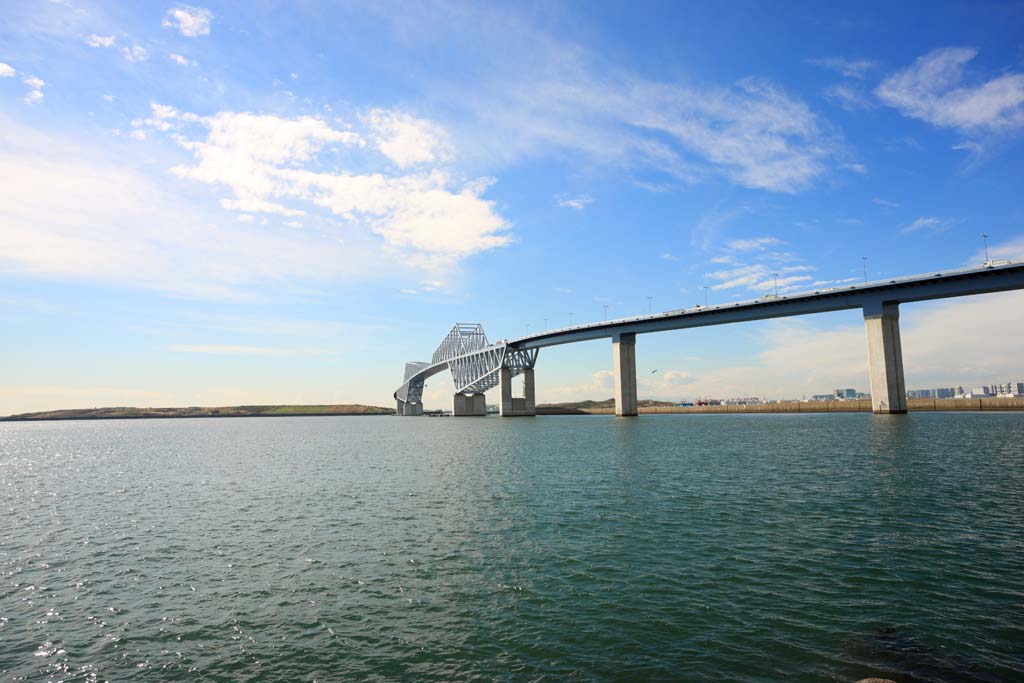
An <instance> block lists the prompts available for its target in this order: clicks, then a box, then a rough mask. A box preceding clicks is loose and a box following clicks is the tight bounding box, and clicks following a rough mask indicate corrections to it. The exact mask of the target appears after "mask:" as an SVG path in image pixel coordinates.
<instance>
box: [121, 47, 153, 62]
mask: <svg viewBox="0 0 1024 683" xmlns="http://www.w3.org/2000/svg"><path fill="white" fill-rule="evenodd" d="M121 54H122V55H124V58H125V59H127V60H128V61H129V62H144V61H146V60H147V59H149V51H148V50H146V48H144V47H142V46H141V45H138V44H136V45H132V46H131V47H124V48H121Z"/></svg>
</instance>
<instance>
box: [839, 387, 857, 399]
mask: <svg viewBox="0 0 1024 683" xmlns="http://www.w3.org/2000/svg"><path fill="white" fill-rule="evenodd" d="M836 398H837V399H839V400H840V401H855V400H856V399H857V390H856V389H836Z"/></svg>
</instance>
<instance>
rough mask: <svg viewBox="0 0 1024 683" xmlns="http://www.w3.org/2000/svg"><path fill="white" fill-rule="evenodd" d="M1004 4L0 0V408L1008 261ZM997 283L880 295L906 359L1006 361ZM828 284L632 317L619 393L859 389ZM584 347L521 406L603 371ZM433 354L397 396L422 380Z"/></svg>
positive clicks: (1018, 182) (170, 389)
mask: <svg viewBox="0 0 1024 683" xmlns="http://www.w3.org/2000/svg"><path fill="white" fill-rule="evenodd" d="M1021 25H1024V5H1022V4H1021V3H987V4H980V3H948V4H937V3H920V4H916V3H904V4H900V5H899V6H897V7H895V8H893V7H891V3H877V4H868V5H866V6H863V7H856V8H853V7H851V8H842V7H836V8H832V7H826V6H823V5H822V4H821V3H806V4H796V3H794V4H791V5H790V6H788V7H786V8H782V9H780V8H779V7H777V6H775V4H768V3H765V4H759V3H743V2H740V3H729V4H728V5H726V4H724V3H723V4H711V3H701V4H696V3H695V4H686V3H635V2H634V3H582V2H581V3H555V2H543V3H521V4H515V5H513V4H498V3H479V4H463V3H454V2H453V3H447V2H439V3H426V2H425V3H387V2H373V3H328V2H324V3H318V2H303V3H273V2H246V3H207V2H203V3H202V4H201V5H181V4H174V3H168V2H141V3H95V2H86V1H85V0H67V1H65V2H50V1H46V0H38V1H35V2H27V1H25V2H22V1H19V0H14V1H13V2H7V3H5V5H4V9H3V10H2V12H0V177H2V181H0V193H2V197H0V245H2V246H0V325H2V329H3V334H2V336H0V414H6V413H12V412H20V411H26V410H37V409H47V408H59V407H82V406H94V405H225V404H236V403H328V402H364V403H375V404H380V405H390V403H391V392H392V391H393V390H394V388H395V385H396V384H397V383H398V381H399V380H400V376H401V371H402V366H403V364H404V362H405V361H407V360H417V359H423V358H428V357H429V355H430V353H431V352H432V350H433V348H434V346H436V344H437V343H438V342H439V341H440V340H441V338H442V337H443V336H444V334H445V333H446V332H447V329H448V328H449V327H450V325H451V324H452V323H454V322H456V321H463V322H481V323H483V324H484V327H485V329H486V330H487V332H488V333H489V335H490V336H491V338H492V339H499V338H507V337H514V336H518V335H520V334H523V333H525V332H526V330H527V326H529V329H531V330H537V329H540V328H542V327H543V326H544V325H545V319H546V321H547V325H548V326H549V327H555V326H562V325H565V324H568V322H569V314H570V313H572V314H573V319H574V321H576V322H582V321H586V320H597V319H600V318H601V317H602V316H603V315H604V306H605V305H607V307H608V309H607V311H608V316H609V317H618V316H626V315H633V314H638V313H643V312H646V310H647V308H648V297H651V305H652V307H653V308H654V309H656V310H659V309H660V310H666V309H672V308H680V307H684V306H691V305H693V304H696V303H700V302H703V300H704V292H705V290H704V289H703V287H704V286H705V285H707V286H708V287H709V289H708V290H707V293H708V297H709V299H710V301H712V302H721V301H731V300H738V299H749V298H754V297H757V296H760V295H763V294H765V293H767V292H768V291H771V290H772V289H773V288H774V286H775V282H776V278H774V277H773V276H772V274H773V273H778V277H777V281H778V283H779V286H780V289H782V290H785V291H797V290H801V289H806V288H813V287H823V286H829V284H833V283H840V282H843V281H849V280H851V279H859V278H862V266H863V263H862V260H861V257H862V256H867V257H868V262H867V265H868V271H869V272H868V275H869V277H870V278H880V277H886V276H892V275H897V274H911V273H916V272H927V271H930V270H938V269H943V268H950V267H956V266H963V265H967V264H970V263H980V262H981V261H982V260H983V258H984V257H983V255H982V252H981V247H982V242H981V238H980V237H979V235H980V233H982V232H985V233H987V234H989V235H990V238H989V245H990V252H991V255H992V257H993V258H997V257H999V258H1002V257H1005V258H1021V257H1024V208H1022V206H1021V190H1020V188H1021V187H1022V180H1024V178H1022V176H1024V172H1022V171H1024V164H1022V156H1021V145H1020V137H1021V132H1022V130H1024V40H1022V34H1021V31H1020V26H1021ZM1022 310H1024V298H1022V297H1021V296H1020V295H1018V294H1007V295H1000V296H989V297H982V298H977V299H964V300H957V301H948V302H942V303H938V304H927V305H917V306H907V307H904V310H903V335H904V357H905V362H906V366H907V374H908V379H907V381H908V386H911V387H927V386H937V385H945V384H950V383H963V384H977V383H989V382H993V381H1001V382H1002V381H1007V380H1008V379H1016V380H1020V381H1024V360H1022V354H1021V353H1020V339H1022V338H1024V316H1022V315H1021V311H1022ZM863 335H864V333H863V326H862V321H861V319H860V316H859V315H858V314H857V313H856V312H849V313H837V314H830V315H823V316H816V317H813V318H806V319H799V320H795V319H790V320H784V321H774V322H765V323H756V324H747V325H739V326H731V327H727V328H715V329H704V330H696V331H685V332H683V331H681V332H674V333H663V334H659V335H651V336H645V337H641V339H640V341H639V346H638V366H639V371H640V374H641V375H642V377H643V379H642V381H641V386H640V393H641V397H656V398H669V399H673V398H682V397H695V396H720V397H724V396H734V395H759V396H769V397H777V396H778V397H781V396H786V397H799V396H803V395H810V394H814V393H823V392H827V391H829V390H831V389H832V388H834V387H836V386H854V387H857V388H860V389H862V390H866V389H867V374H866V369H865V367H864V364H865V361H864V353H865V351H864V345H865V344H864V336H863ZM608 347H609V345H608V344H607V343H604V342H591V343H588V344H581V345H576V346H572V347H564V348H558V349H549V350H546V351H544V352H543V353H542V354H541V358H540V361H539V365H538V373H537V389H538V395H539V398H540V400H549V401H559V400H572V399H579V398H604V397H607V396H610V395H611V388H610V386H611V383H610V373H609V372H608V369H609V367H610V365H611V353H610V349H609V348H608ZM450 392H451V385H450V381H449V380H447V379H446V378H439V379H438V380H436V381H434V382H432V383H431V384H430V385H429V386H428V389H427V392H426V394H425V400H426V403H427V405H428V407H442V406H444V405H446V404H447V403H448V401H450V396H449V394H450Z"/></svg>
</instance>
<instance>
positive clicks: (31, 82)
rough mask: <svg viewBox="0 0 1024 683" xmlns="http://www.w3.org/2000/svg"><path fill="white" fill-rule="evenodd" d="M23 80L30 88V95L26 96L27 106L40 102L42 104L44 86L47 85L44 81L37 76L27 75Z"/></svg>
mask: <svg viewBox="0 0 1024 683" xmlns="http://www.w3.org/2000/svg"><path fill="white" fill-rule="evenodd" d="M21 80H22V82H23V83H24V84H25V85H27V86H28V87H29V88H30V90H29V91H28V93H26V94H25V99H24V102H25V104H36V103H38V102H42V101H43V86H45V85H46V83H45V82H44V81H43V79H41V78H39V77H37V76H29V75H26V76H25V77H23V78H22V79H21Z"/></svg>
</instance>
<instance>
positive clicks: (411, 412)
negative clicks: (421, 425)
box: [395, 399, 423, 417]
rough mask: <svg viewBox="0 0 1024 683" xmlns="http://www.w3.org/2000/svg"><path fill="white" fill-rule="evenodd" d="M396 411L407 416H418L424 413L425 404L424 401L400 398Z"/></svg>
mask: <svg viewBox="0 0 1024 683" xmlns="http://www.w3.org/2000/svg"><path fill="white" fill-rule="evenodd" d="M395 413H396V414H397V415H399V416H405V417H417V416H422V415H423V404H422V403H409V402H408V401H403V400H401V399H398V408H397V409H396V410H395Z"/></svg>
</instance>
